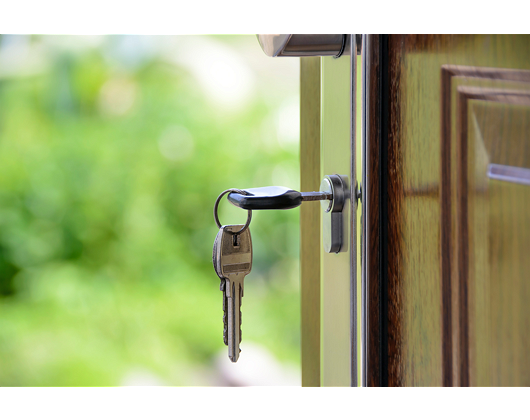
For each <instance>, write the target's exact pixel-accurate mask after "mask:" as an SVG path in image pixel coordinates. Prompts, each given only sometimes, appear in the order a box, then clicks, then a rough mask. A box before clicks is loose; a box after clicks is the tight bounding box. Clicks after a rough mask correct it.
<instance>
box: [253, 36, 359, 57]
mask: <svg viewBox="0 0 530 420" xmlns="http://www.w3.org/2000/svg"><path fill="white" fill-rule="evenodd" d="M257 37H258V41H259V44H260V45H261V48H262V49H263V51H264V52H265V54H267V55H268V56H269V57H320V56H334V57H340V56H341V55H342V54H343V53H344V52H345V51H346V52H348V51H349V48H348V46H349V43H350V35H344V34H319V35H307V34H276V35H257ZM357 37H360V35H357ZM360 46H361V42H360V40H358V41H357V54H360V53H361V49H360Z"/></svg>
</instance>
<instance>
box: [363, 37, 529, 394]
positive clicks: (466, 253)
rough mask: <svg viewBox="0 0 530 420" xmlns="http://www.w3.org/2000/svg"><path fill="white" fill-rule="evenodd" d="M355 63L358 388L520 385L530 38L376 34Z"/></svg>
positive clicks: (525, 374)
mask: <svg viewBox="0 0 530 420" xmlns="http://www.w3.org/2000/svg"><path fill="white" fill-rule="evenodd" d="M367 54H368V56H370V54H371V56H372V62H373V63H375V64H377V65H375V64H374V65H373V66H372V69H371V72H370V75H369V82H368V83H367V86H368V87H370V86H372V85H373V86H374V87H373V88H372V90H371V92H372V94H371V95H369V97H368V101H369V103H371V104H373V105H372V106H371V107H370V105H369V106H368V109H369V110H370V111H372V113H378V115H379V116H380V119H379V121H376V123H375V125H374V126H373V127H372V126H371V125H370V124H371V122H372V120H373V118H371V117H369V118H368V122H370V124H367V130H368V133H367V137H368V141H369V143H368V145H369V148H368V149H367V152H368V156H367V160H368V162H367V170H369V169H370V167H372V168H378V170H377V173H376V176H374V177H372V180H371V181H369V183H368V184H367V186H366V187H367V188H366V189H367V192H368V195H367V197H366V199H367V200H368V201H369V202H370V203H371V202H374V203H375V204H377V206H375V205H374V206H373V208H376V209H377V215H374V214H368V215H367V216H368V218H369V219H368V220H369V224H370V223H371V224H372V225H373V226H374V229H373V231H374V232H378V234H377V238H378V240H379V243H378V246H377V247H376V248H375V249H371V248H370V247H371V243H372V242H373V241H369V243H368V249H367V254H368V255H367V259H368V262H369V263H370V262H372V263H373V264H372V265H373V266H374V270H372V271H371V272H370V271H369V272H368V276H367V277H368V278H367V282H368V285H367V287H368V289H369V290H372V289H373V291H374V293H372V295H371V296H369V299H368V313H369V314H371V315H372V319H377V318H379V322H378V325H377V328H373V329H372V330H371V331H369V341H368V342H369V343H375V344H377V345H379V348H377V345H370V346H369V348H368V358H370V357H372V360H377V359H379V360H380V362H379V363H378V365H377V366H375V367H374V366H372V369H371V371H369V372H368V375H369V381H368V383H370V384H373V385H405V386H413V385H423V386H425V385H430V386H433V385H434V386H436V385H523V384H527V383H528V380H529V379H530V369H529V368H527V366H528V357H527V356H526V351H525V349H527V348H528V345H527V344H528V340H529V338H528V336H529V334H528V332H527V331H528V329H529V328H530V323H529V322H528V321H530V309H527V307H528V308H530V306H528V305H524V302H526V301H528V299H529V298H530V295H529V294H528V293H529V292H530V275H529V274H527V273H530V258H527V257H526V254H527V250H530V242H529V236H530V233H527V232H529V226H528V224H529V221H530V215H528V211H527V210H528V209H529V208H530V207H529V204H530V203H529V201H528V200H529V196H528V192H527V191H528V190H527V188H530V186H529V185H527V184H528V182H527V183H526V184H525V181H524V180H523V181H521V179H525V176H526V174H527V172H525V170H526V169H529V168H530V166H528V163H527V159H529V158H530V143H529V142H530V136H529V133H530V131H529V128H530V126H529V124H530V113H529V112H528V106H529V105H530V103H529V102H528V90H530V89H529V87H528V83H529V79H528V70H530V37H529V36H504V35H503V36H500V35H476V36H475V35H470V36H448V35H435V36H425V35H391V36H381V37H380V38H378V39H376V40H374V42H372V50H371V51H368V52H367ZM368 68H369V69H370V64H369V66H368ZM374 79H377V80H375V81H374ZM367 90H368V92H369V93H370V89H367ZM374 144H378V146H377V147H375V148H372V146H371V145H374ZM372 149H373V150H372ZM370 153H371V154H370ZM378 174H379V175H378ZM503 177H504V178H503ZM377 191H379V194H378V196H377V194H376V192H377ZM372 218H374V221H370V220H371V219H372ZM372 248H373V247H372ZM374 262H375V263H374ZM376 265H377V266H379V267H380V271H379V272H377V270H375V266H376ZM370 267H371V265H370V264H367V268H368V269H370ZM368 325H369V327H370V328H371V327H372V325H371V324H368ZM370 372H375V373H373V374H371V373H370ZM370 375H372V376H370Z"/></svg>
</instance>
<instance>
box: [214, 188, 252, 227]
mask: <svg viewBox="0 0 530 420" xmlns="http://www.w3.org/2000/svg"><path fill="white" fill-rule="evenodd" d="M232 192H235V193H238V194H243V195H250V194H249V193H248V192H246V191H243V190H238V189H236V188H230V189H229V190H225V191H223V192H222V193H221V194H219V197H217V200H216V201H215V206H213V217H214V218H215V223H217V227H218V228H219V229H221V226H222V225H221V222H220V221H219V216H217V208H218V207H219V202H220V201H221V198H223V196H224V195H225V194H227V193H232ZM251 220H252V210H248V217H247V222H246V223H245V226H243V227H242V228H241V230H239V231H237V232H230V233H232V234H233V235H238V234H240V233H243V232H244V231H245V230H247V229H248V227H249V226H250V221H251Z"/></svg>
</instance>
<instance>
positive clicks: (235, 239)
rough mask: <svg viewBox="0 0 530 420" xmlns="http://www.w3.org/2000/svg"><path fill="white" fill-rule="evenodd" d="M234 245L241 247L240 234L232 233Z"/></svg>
mask: <svg viewBox="0 0 530 420" xmlns="http://www.w3.org/2000/svg"><path fill="white" fill-rule="evenodd" d="M232 245H233V246H234V247H239V235H232Z"/></svg>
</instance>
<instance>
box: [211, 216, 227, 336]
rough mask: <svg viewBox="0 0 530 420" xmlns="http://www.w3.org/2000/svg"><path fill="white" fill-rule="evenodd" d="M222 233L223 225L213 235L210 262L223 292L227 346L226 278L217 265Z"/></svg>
mask: <svg viewBox="0 0 530 420" xmlns="http://www.w3.org/2000/svg"><path fill="white" fill-rule="evenodd" d="M222 235H223V227H221V228H220V229H219V232H218V233H217V236H216V237H215V241H214V243H213V255H212V262H213V267H214V269H215V272H216V273H217V275H218V276H219V278H220V279H221V284H220V285H219V290H221V292H223V342H224V343H225V346H228V316H227V312H226V311H227V307H228V302H227V300H228V298H227V297H226V288H225V284H226V279H225V278H224V277H223V275H222V274H221V269H220V265H219V253H218V250H219V242H220V240H221V237H222Z"/></svg>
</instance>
